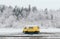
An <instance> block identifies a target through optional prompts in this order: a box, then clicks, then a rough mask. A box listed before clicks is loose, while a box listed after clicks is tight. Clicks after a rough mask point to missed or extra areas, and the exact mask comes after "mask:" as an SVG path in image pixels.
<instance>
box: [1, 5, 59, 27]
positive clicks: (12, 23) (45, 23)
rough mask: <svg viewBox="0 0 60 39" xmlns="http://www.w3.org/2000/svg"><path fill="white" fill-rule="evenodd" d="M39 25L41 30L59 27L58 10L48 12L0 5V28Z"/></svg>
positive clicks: (46, 10)
mask: <svg viewBox="0 0 60 39" xmlns="http://www.w3.org/2000/svg"><path fill="white" fill-rule="evenodd" d="M25 25H39V26H40V27H41V28H42V27H44V28H49V27H58V28H59V27H60V9H59V10H48V9H47V8H46V9H39V10H38V9H37V8H36V7H31V6H29V7H28V8H23V7H17V6H15V8H13V7H12V6H5V5H0V28H8V27H9V28H20V27H23V26H25Z"/></svg>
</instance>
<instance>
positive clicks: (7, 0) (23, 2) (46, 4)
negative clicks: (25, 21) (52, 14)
mask: <svg viewBox="0 0 60 39" xmlns="http://www.w3.org/2000/svg"><path fill="white" fill-rule="evenodd" d="M0 4H5V5H11V6H15V5H17V6H19V7H21V6H23V7H28V5H29V4H30V5H31V6H36V7H37V8H41V9H45V8H48V9H58V8H60V0H0Z"/></svg>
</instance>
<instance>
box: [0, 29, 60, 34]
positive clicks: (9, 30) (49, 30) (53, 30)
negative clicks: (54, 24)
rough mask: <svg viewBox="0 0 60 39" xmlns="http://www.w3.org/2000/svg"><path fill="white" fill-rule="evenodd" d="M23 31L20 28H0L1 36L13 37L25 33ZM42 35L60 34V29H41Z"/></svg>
mask: <svg viewBox="0 0 60 39" xmlns="http://www.w3.org/2000/svg"><path fill="white" fill-rule="evenodd" d="M22 31H23V29H20V28H18V29H17V28H0V35H12V34H19V33H23V32H22ZM40 33H60V29H57V28H47V29H40Z"/></svg>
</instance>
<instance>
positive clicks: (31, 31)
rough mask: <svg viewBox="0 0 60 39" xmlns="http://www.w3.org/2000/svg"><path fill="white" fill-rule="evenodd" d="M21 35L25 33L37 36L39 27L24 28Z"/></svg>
mask: <svg viewBox="0 0 60 39" xmlns="http://www.w3.org/2000/svg"><path fill="white" fill-rule="evenodd" d="M23 33H25V34H38V33H39V27H38V26H33V27H24V29H23Z"/></svg>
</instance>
